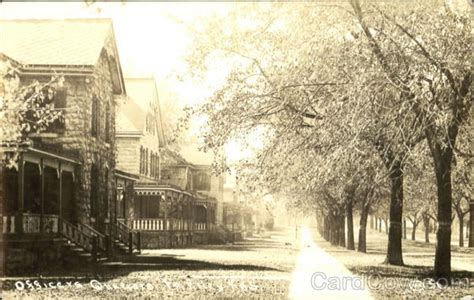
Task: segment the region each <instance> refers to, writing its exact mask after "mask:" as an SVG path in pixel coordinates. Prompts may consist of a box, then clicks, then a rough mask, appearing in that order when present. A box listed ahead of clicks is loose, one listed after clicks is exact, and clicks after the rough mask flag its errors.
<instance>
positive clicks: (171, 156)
mask: <svg viewBox="0 0 474 300" xmlns="http://www.w3.org/2000/svg"><path fill="white" fill-rule="evenodd" d="M160 153H161V159H162V164H163V166H170V167H173V166H187V167H192V168H194V166H193V164H191V163H189V162H188V161H187V160H186V159H184V158H183V157H182V156H181V155H180V154H179V153H177V152H175V151H172V150H170V149H168V148H163V149H162V150H161V152H160Z"/></svg>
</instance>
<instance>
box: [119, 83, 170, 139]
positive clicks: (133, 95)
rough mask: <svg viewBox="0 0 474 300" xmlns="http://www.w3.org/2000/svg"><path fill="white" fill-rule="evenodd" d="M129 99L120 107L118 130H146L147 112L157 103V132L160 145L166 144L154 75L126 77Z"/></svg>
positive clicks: (139, 131) (140, 131)
mask: <svg viewBox="0 0 474 300" xmlns="http://www.w3.org/2000/svg"><path fill="white" fill-rule="evenodd" d="M125 86H126V88H127V95H128V99H127V101H126V103H125V104H124V105H122V106H121V107H120V111H119V114H118V120H117V132H124V131H127V132H137V133H143V132H144V131H145V125H146V124H145V120H146V114H147V113H148V112H150V110H151V106H150V105H151V103H155V104H156V106H157V107H156V110H157V115H156V119H157V120H156V121H157V128H156V130H157V133H158V138H159V142H160V147H162V146H164V143H165V140H164V133H163V125H162V119H161V108H160V100H159V97H158V91H157V87H156V82H155V79H154V78H153V77H146V78H125Z"/></svg>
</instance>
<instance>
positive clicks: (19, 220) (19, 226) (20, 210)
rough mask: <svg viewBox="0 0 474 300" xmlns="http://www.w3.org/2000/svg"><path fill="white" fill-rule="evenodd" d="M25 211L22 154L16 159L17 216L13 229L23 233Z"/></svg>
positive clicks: (23, 162)
mask: <svg viewBox="0 0 474 300" xmlns="http://www.w3.org/2000/svg"><path fill="white" fill-rule="evenodd" d="M24 209H25V161H24V159H23V153H20V155H19V158H18V215H17V217H16V218H15V228H16V230H17V232H18V233H23V217H22V214H23V210H24Z"/></svg>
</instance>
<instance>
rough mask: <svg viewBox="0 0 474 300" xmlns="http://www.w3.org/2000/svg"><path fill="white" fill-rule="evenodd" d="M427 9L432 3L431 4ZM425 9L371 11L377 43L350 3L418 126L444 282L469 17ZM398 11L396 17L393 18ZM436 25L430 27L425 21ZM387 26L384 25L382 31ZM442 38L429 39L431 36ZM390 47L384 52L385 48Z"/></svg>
mask: <svg viewBox="0 0 474 300" xmlns="http://www.w3.org/2000/svg"><path fill="white" fill-rule="evenodd" d="M430 4H431V3H430ZM434 4H436V5H435V6H431V7H428V6H426V5H422V4H421V3H415V4H414V5H413V6H410V9H409V10H408V9H404V10H391V11H390V12H388V9H386V8H380V7H371V12H369V13H367V14H371V15H372V16H376V18H378V20H379V22H381V24H384V26H386V27H388V29H383V30H380V31H378V32H379V35H378V36H379V37H382V38H380V40H383V41H390V43H386V44H383V43H382V42H381V41H380V40H379V39H378V38H376V37H375V36H374V35H373V34H372V33H371V31H370V28H369V25H368V22H370V21H372V20H370V21H368V20H367V19H366V18H365V17H364V13H363V11H362V8H361V5H360V3H359V1H357V0H353V1H351V5H352V7H353V10H354V13H355V14H356V15H357V18H358V22H359V24H360V25H361V27H362V28H363V32H364V35H365V36H366V38H367V40H368V44H369V45H370V47H371V49H372V51H373V53H374V55H375V56H376V58H377V61H378V63H379V64H380V66H381V68H382V69H383V71H384V73H385V75H386V76H387V77H388V78H389V79H390V81H391V82H392V84H393V85H394V86H396V87H397V88H399V89H400V92H401V94H402V95H403V99H404V101H403V102H401V103H404V105H406V106H409V107H410V109H411V111H412V113H413V114H414V115H415V116H416V118H417V119H418V120H419V124H421V125H422V128H423V131H424V134H425V136H426V139H427V141H428V145H429V148H430V152H431V157H432V160H433V167H434V170H435V174H436V182H437V194H438V195H437V197H438V202H437V206H438V209H437V215H438V231H437V244H436V255H435V274H436V277H438V278H446V279H448V281H449V278H450V275H451V250H450V243H451V205H452V182H451V172H452V169H451V167H452V162H453V154H454V151H455V149H456V139H457V136H458V134H459V131H460V130H461V128H462V125H463V123H465V122H466V119H467V118H468V116H469V112H470V109H471V106H472V98H471V94H470V86H471V80H472V79H471V62H469V61H467V60H466V59H465V58H466V57H470V55H471V48H470V44H471V43H470V38H471V33H470V16H469V14H468V10H466V11H464V12H461V13H455V12H453V11H451V10H450V9H449V8H448V7H447V6H443V5H440V3H439V2H434ZM395 11H397V13H394V12H395ZM434 18H436V20H437V21H438V22H436V25H434V26H433V23H432V22H430V20H433V19H434ZM387 25H388V26H387ZM435 32H436V33H442V34H434V33H435ZM390 45H392V46H395V47H396V49H394V47H388V46H390ZM394 50H396V51H397V54H398V56H401V57H404V60H405V61H411V62H412V63H411V64H409V65H410V67H409V68H407V69H406V70H405V71H403V72H400V71H402V70H400V68H399V67H394V66H393V64H392V63H391V60H390V58H391V57H393V55H392V53H393V51H394Z"/></svg>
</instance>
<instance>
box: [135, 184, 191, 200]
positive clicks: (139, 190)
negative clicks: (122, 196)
mask: <svg viewBox="0 0 474 300" xmlns="http://www.w3.org/2000/svg"><path fill="white" fill-rule="evenodd" d="M134 190H135V193H136V194H138V195H150V196H152V195H164V194H165V192H175V193H179V194H183V195H187V196H190V197H192V198H194V197H195V195H193V194H192V193H190V192H187V191H183V190H182V189H180V188H179V187H176V186H174V185H170V184H155V183H153V184H144V183H139V184H137V185H135V187H134Z"/></svg>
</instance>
